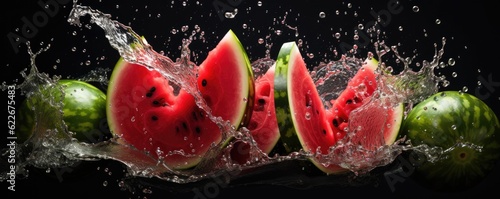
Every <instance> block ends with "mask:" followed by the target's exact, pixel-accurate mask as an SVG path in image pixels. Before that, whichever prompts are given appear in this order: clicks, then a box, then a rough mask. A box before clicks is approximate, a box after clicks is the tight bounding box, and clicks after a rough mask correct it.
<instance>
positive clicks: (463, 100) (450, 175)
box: [401, 91, 500, 191]
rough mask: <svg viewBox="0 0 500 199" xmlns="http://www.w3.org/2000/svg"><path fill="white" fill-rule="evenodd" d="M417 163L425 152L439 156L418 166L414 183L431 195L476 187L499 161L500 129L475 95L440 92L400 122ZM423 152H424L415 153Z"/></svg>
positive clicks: (492, 114) (496, 119)
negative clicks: (433, 192)
mask: <svg viewBox="0 0 500 199" xmlns="http://www.w3.org/2000/svg"><path fill="white" fill-rule="evenodd" d="M401 135H405V136H407V139H408V140H410V141H411V143H412V145H413V146H415V150H414V152H417V153H418V154H421V155H419V157H426V154H425V153H426V152H425V149H426V148H427V149H428V148H430V147H437V148H438V149H441V150H442V152H441V153H437V154H429V155H433V156H435V157H434V158H435V160H432V161H431V159H429V160H428V161H420V162H422V163H421V164H420V165H417V168H416V169H415V173H413V175H412V176H413V177H414V179H416V180H417V181H418V182H419V183H420V184H422V185H423V186H425V187H428V188H430V189H433V190H439V191H461V190H465V189H468V188H471V187H473V186H475V185H477V184H479V183H480V182H481V181H482V180H483V179H484V178H485V177H486V175H487V174H488V173H489V172H490V171H491V170H492V169H493V168H494V166H495V164H496V163H497V162H498V160H499V159H500V123H499V120H498V118H497V116H496V115H495V113H494V112H493V110H492V109H491V108H490V107H489V106H488V105H487V104H486V103H484V102H483V101H482V100H480V99H478V98H477V97H475V96H474V95H471V94H468V93H463V92H459V91H442V92H438V93H436V94H434V95H432V96H430V97H429V98H427V99H425V100H423V101H422V102H419V103H418V104H417V105H416V106H414V107H413V108H412V110H411V111H410V112H409V114H408V116H407V118H406V119H405V120H404V122H403V125H402V128H401ZM419 146H420V147H422V146H427V147H424V148H419Z"/></svg>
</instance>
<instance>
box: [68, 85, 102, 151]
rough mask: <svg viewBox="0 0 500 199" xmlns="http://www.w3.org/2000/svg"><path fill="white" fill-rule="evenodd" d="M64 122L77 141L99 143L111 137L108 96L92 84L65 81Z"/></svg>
mask: <svg viewBox="0 0 500 199" xmlns="http://www.w3.org/2000/svg"><path fill="white" fill-rule="evenodd" d="M59 83H60V84H62V85H64V86H65V92H64V93H65V97H64V107H63V112H64V115H63V118H64V122H65V123H66V124H67V125H68V130H69V131H71V132H74V133H75V134H74V136H73V137H75V138H76V139H77V140H79V141H83V142H89V143H97V142H101V141H104V140H107V139H109V138H110V137H111V134H110V132H109V129H108V127H107V118H106V94H105V93H104V92H103V91H102V90H100V89H99V88H97V87H95V86H93V85H92V84H90V83H87V82H84V81H77V80H69V79H64V80H60V81H59Z"/></svg>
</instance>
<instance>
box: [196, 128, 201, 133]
mask: <svg viewBox="0 0 500 199" xmlns="http://www.w3.org/2000/svg"><path fill="white" fill-rule="evenodd" d="M195 131H196V133H197V134H200V133H201V129H200V127H198V126H197V127H196V128H195Z"/></svg>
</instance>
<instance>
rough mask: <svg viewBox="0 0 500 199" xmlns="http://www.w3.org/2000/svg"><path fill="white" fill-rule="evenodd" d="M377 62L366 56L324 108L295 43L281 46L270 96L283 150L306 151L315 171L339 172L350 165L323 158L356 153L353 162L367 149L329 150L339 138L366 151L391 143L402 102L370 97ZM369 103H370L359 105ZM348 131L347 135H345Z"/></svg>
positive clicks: (344, 170) (395, 133)
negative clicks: (354, 151) (329, 103)
mask: <svg viewBox="0 0 500 199" xmlns="http://www.w3.org/2000/svg"><path fill="white" fill-rule="evenodd" d="M377 66H378V63H377V62H376V60H375V59H367V61H366V63H364V64H363V66H362V67H361V68H360V69H359V71H358V72H357V73H356V75H355V76H354V77H352V78H351V79H350V80H349V83H348V85H347V87H346V88H345V90H344V91H342V92H341V93H340V95H339V96H338V97H337V98H336V99H335V100H333V102H332V107H331V108H330V109H327V108H325V103H324V102H323V101H322V99H321V97H320V95H319V94H318V91H317V88H316V85H315V83H314V81H313V79H312V78H311V76H310V74H309V71H308V69H307V66H306V64H305V62H304V60H303V58H302V55H301V53H300V51H299V49H298V47H297V46H296V44H295V42H288V43H285V44H283V45H282V47H281V49H280V52H279V54H278V59H277V61H276V69H275V70H276V72H275V78H274V90H275V94H274V97H275V106H276V115H277V120H278V126H279V128H280V135H281V140H282V141H283V143H284V145H285V148H286V149H287V151H289V152H292V151H298V150H304V151H305V152H307V153H311V154H312V157H311V158H310V159H311V161H312V162H313V163H314V165H316V167H318V168H319V169H320V170H321V171H323V172H325V173H327V174H339V173H346V172H347V171H348V170H349V169H350V168H346V167H344V166H341V164H342V163H343V162H338V161H339V160H338V159H337V160H336V161H337V162H336V163H335V162H334V163H331V161H330V162H329V161H328V158H329V157H328V156H330V157H331V156H333V155H344V157H349V158H351V157H350V156H356V157H357V159H354V160H361V159H363V157H364V156H365V155H368V154H367V153H368V152H366V153H361V154H355V153H352V154H350V152H349V151H348V149H345V150H343V149H341V150H337V151H336V153H335V154H332V153H331V152H330V150H331V148H332V147H335V146H336V145H337V144H338V143H339V141H343V142H347V141H349V142H351V143H354V145H355V147H354V148H356V149H357V148H358V147H362V148H363V149H365V150H367V151H375V150H377V149H378V148H379V147H383V146H385V145H390V144H392V143H394V141H395V139H396V137H397V134H398V130H399V127H400V124H401V121H402V117H403V111H404V110H403V105H402V103H397V104H396V105H393V104H392V103H386V101H384V100H383V99H373V100H372V97H371V96H372V94H373V93H374V92H375V90H376V89H377V85H376V84H377V82H376V74H375V69H376V68H377ZM370 101H375V102H372V103H370V104H369V105H367V106H364V105H365V104H368V102H370ZM349 129H351V130H349ZM348 132H352V134H353V135H350V136H349V137H348V138H347V136H346V135H347V133H348ZM356 149H355V150H356ZM339 152H340V153H344V154H338V153H339ZM346 154H347V155H346ZM332 159H333V158H332ZM340 161H342V160H340ZM369 163H370V162H368V163H367V164H369ZM350 164H357V163H352V162H351V163H350ZM360 164H361V163H360ZM367 166H370V165H367ZM360 167H364V166H363V165H361V166H360ZM356 169H357V168H356Z"/></svg>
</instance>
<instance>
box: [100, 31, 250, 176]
mask: <svg viewBox="0 0 500 199" xmlns="http://www.w3.org/2000/svg"><path fill="white" fill-rule="evenodd" d="M198 69H199V70H198V71H199V72H198V86H199V90H200V93H201V94H202V96H204V97H205V101H206V102H207V104H208V105H209V107H210V108H211V110H212V114H213V115H214V116H217V117H221V118H222V119H224V120H227V121H229V122H230V123H231V124H232V125H234V127H235V128H238V127H239V126H240V125H241V124H245V122H246V121H248V120H249V119H248V118H249V117H250V116H251V115H249V113H250V114H251V110H252V107H253V94H254V83H253V74H252V70H251V65H250V62H249V61H248V57H247V54H246V52H245V50H244V49H243V47H242V45H241V43H240V41H239V40H238V38H237V37H236V35H235V34H234V32H233V31H231V30H230V31H228V33H227V34H226V35H225V36H224V37H223V38H222V40H221V41H220V42H219V43H218V45H217V46H216V47H215V48H214V49H213V50H212V51H210V52H209V54H208V56H207V58H206V60H204V61H203V63H202V64H200V66H199V68H198ZM107 117H108V123H109V126H110V130H111V132H112V133H113V134H114V135H116V136H118V137H120V138H121V140H122V141H124V142H125V143H127V144H129V145H131V146H133V147H135V148H137V149H138V150H143V151H145V152H147V153H149V154H151V156H152V157H155V158H158V159H161V160H163V161H164V163H165V164H166V165H167V166H169V167H170V168H172V169H188V168H192V167H194V166H196V165H197V164H198V163H199V162H200V161H201V159H202V158H203V157H204V154H205V153H206V152H207V151H208V150H210V148H211V145H212V144H214V143H215V144H218V143H220V142H221V141H223V140H222V137H223V134H222V132H221V130H220V129H219V126H218V125H217V124H216V123H214V122H213V121H212V120H210V119H209V118H208V117H207V113H206V112H205V111H204V110H202V109H200V108H199V106H198V105H197V103H196V102H195V99H194V97H193V96H192V95H191V94H189V93H187V92H186V91H185V90H184V89H182V88H181V89H180V90H178V91H176V90H175V89H174V87H173V86H172V85H171V84H170V81H169V80H168V79H166V78H165V77H163V76H162V75H161V74H160V73H159V72H157V71H155V70H149V69H148V68H146V67H144V66H141V65H138V64H133V63H129V62H126V61H125V60H123V59H120V60H119V61H118V63H117V64H116V66H115V68H114V70H113V73H112V75H111V79H110V81H109V86H108V91H107Z"/></svg>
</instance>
